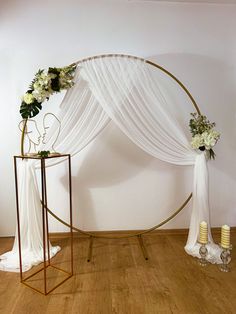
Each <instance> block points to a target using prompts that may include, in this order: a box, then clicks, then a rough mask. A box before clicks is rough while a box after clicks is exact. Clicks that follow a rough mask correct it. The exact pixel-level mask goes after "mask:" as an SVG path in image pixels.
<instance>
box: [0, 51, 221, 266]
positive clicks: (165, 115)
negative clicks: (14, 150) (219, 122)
mask: <svg viewBox="0 0 236 314" xmlns="http://www.w3.org/2000/svg"><path fill="white" fill-rule="evenodd" d="M59 120H60V121H61V133H60V135H59V138H58V140H57V143H56V145H55V147H56V150H57V151H59V152H61V153H70V154H72V155H75V154H77V153H78V152H80V151H81V150H82V149H83V148H84V147H86V146H87V145H88V144H89V143H90V142H91V141H92V140H93V139H94V138H95V137H96V136H97V135H98V134H99V133H100V132H101V131H102V130H103V129H104V128H105V126H106V125H107V124H108V123H109V121H110V120H113V121H114V122H115V123H116V125H117V126H118V127H119V128H120V129H121V130H122V131H123V132H124V133H125V134H126V135H127V136H128V137H129V138H130V139H131V140H132V141H133V142H134V143H135V144H136V145H137V146H139V147H140V148H141V149H143V150H144V151H145V152H147V153H148V154H150V155H152V156H154V157H156V158H158V159H160V160H162V161H165V162H168V163H172V164H176V165H183V166H185V165H189V166H193V167H194V171H193V187H192V191H193V202H192V204H193V208H192V215H191V221H190V229H189V236H188V240H187V244H186V246H185V250H186V252H187V253H188V254H191V255H193V256H198V257H199V253H198V250H199V245H198V244H197V238H198V228H199V223H200V221H202V220H205V221H206V222H207V223H208V225H209V227H210V221H209V202H208V170H207V161H206V157H205V154H204V153H198V152H196V151H194V150H192V148H191V146H190V144H189V139H187V137H186V135H185V133H184V131H183V129H182V127H181V126H180V125H179V123H178V121H177V119H176V118H175V116H174V115H173V114H172V112H171V111H170V110H169V109H168V97H166V95H165V93H164V92H163V89H161V87H160V82H159V81H158V79H157V78H155V77H154V76H153V75H152V73H151V71H150V65H148V64H147V63H146V62H145V61H144V60H140V59H135V58H128V57H123V56H122V57H121V56H114V57H105V58H96V59H91V60H88V61H84V62H81V63H80V64H79V66H78V68H77V70H76V75H75V85H74V86H73V88H71V89H70V90H69V91H68V92H67V93H66V95H65V97H64V99H63V101H62V104H61V106H60V112H59ZM55 128H56V126H55V125H53V126H52V127H51V130H50V135H51V139H49V141H48V143H47V144H45V145H42V147H41V149H45V150H46V149H48V148H50V147H51V145H52V142H53V134H54V132H55ZM21 163H22V165H21V167H22V168H24V167H29V165H28V162H27V161H25V160H23V161H22V162H21ZM54 163H55V162H54V161H50V165H51V166H53V165H54ZM35 166H36V167H37V165H35V164H34V165H33V164H32V165H31V171H30V172H29V173H28V174H27V176H24V178H21V180H23V182H22V184H21V193H22V194H23V195H25V197H27V198H29V201H28V202H26V203H27V204H25V203H24V202H23V199H24V198H23V197H22V203H21V204H20V207H21V208H24V211H26V207H27V206H29V204H30V206H31V207H30V208H27V211H28V212H29V215H28V216H27V217H26V218H25V220H26V222H27V223H28V224H32V223H33V224H38V226H40V224H41V221H40V219H38V220H37V221H35V219H34V220H32V217H31V216H34V217H35V213H37V212H40V210H41V209H40V201H39V194H37V193H34V190H37V187H35V188H34V190H32V193H28V194H27V195H26V194H24V189H26V188H27V184H29V180H31V183H32V178H31V177H32V175H34V171H35ZM30 178H31V179H30ZM33 183H34V184H35V185H36V182H35V180H33ZM32 195H33V196H32ZM32 197H33V198H34V199H38V201H37V202H36V201H34V202H32V201H31V202H30V198H32ZM23 203H24V204H23ZM32 203H33V204H32ZM21 205H22V206H21ZM24 206H26V207H24ZM27 223H26V225H27ZM39 229H40V228H39ZM25 232H26V233H27V232H29V231H28V230H26V231H25ZM209 239H210V244H209V246H208V249H209V254H208V260H209V261H211V262H212V263H218V262H220V257H219V254H220V250H219V248H218V246H216V245H215V244H214V243H213V240H212V237H211V233H210V228H209ZM15 241H17V235H16V240H15ZM37 241H38V242H39V245H38V247H40V245H41V244H42V237H40V236H38V237H37ZM30 249H31V251H32V249H33V250H34V248H30ZM53 249H54V248H53V247H51V250H53ZM14 250H15V251H16V250H17V249H16V246H14ZM36 250H38V248H36ZM15 251H14V252H15ZM11 252H12V251H11ZM11 252H8V253H6V254H5V256H3V257H4V258H5V260H3V261H1V262H0V269H5V270H7V260H8V258H9V254H10V255H11ZM7 254H8V256H6V255H7ZM0 258H2V257H0ZM30 258H31V256H30V257H29V261H28V265H29V264H30ZM3 262H4V263H5V264H4V266H2V265H3ZM31 264H32V265H34V264H35V261H34V260H32V263H31ZM16 271H17V270H16Z"/></svg>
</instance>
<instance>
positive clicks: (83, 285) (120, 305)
mask: <svg viewBox="0 0 236 314" xmlns="http://www.w3.org/2000/svg"><path fill="white" fill-rule="evenodd" d="M214 239H215V241H216V242H219V234H214ZM185 242H186V234H181V233H180V234H178V233H177V234H168V233H153V234H148V235H146V236H144V243H145V246H146V248H147V251H148V255H149V260H148V261H145V260H144V258H143V255H142V252H141V249H140V247H139V244H138V240H137V238H130V239H119V240H110V239H105V240H104V239H95V240H94V247H93V257H92V260H91V262H90V263H88V262H87V251H88V245H89V240H88V238H84V237H83V238H76V239H75V245H74V251H75V256H74V271H75V275H74V276H73V278H71V279H69V280H68V281H67V282H66V283H64V284H63V285H62V286H60V287H59V288H57V289H56V290H55V291H53V292H52V293H51V294H50V295H48V296H43V295H40V294H38V293H37V292H34V291H33V290H31V289H29V288H27V287H26V286H24V285H22V284H20V283H19V274H16V273H9V272H0V313H1V314H8V313H15V314H28V313H34V314H41V313H42V314H44V313H52V314H53V313H55V314H60V313H63V314H70V313H79V314H110V313H114V314H126V313H127V314H146V313H147V314H159V313H160V314H162V313H163V314H165V313H166V314H168V313H178V314H185V313H186V314H195V313H196V314H205V313H206V314H217V313H225V314H231V313H232V314H234V313H236V249H235V250H233V251H232V262H231V272H230V273H222V272H220V271H219V269H218V267H217V266H216V265H209V266H207V267H200V266H199V265H198V263H197V260H196V259H194V258H192V257H191V256H188V255H187V254H186V253H185V252H184V249H183V247H184V244H185ZM12 243H13V239H12V238H0V254H1V253H3V252H5V251H7V250H9V249H11V247H12ZM52 243H54V244H59V245H61V247H62V251H61V252H60V253H59V254H58V255H57V256H56V257H55V258H54V259H53V263H55V265H57V266H60V265H61V266H62V265H64V266H67V265H68V258H69V255H68V252H69V249H68V243H69V242H68V240H67V239H63V238H60V239H53V240H52ZM232 244H233V245H234V247H236V233H233V234H232ZM52 277H53V276H52ZM52 280H56V278H52ZM35 282H36V280H35ZM37 282H38V283H40V281H37Z"/></svg>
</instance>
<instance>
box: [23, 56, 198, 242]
mask: <svg viewBox="0 0 236 314" xmlns="http://www.w3.org/2000/svg"><path fill="white" fill-rule="evenodd" d="M109 57H124V58H130V59H136V60H141V61H144V62H145V63H147V64H149V65H151V66H154V67H155V68H158V69H159V70H161V71H162V72H164V73H165V74H167V75H168V76H169V77H171V78H172V79H173V80H174V81H175V82H176V83H177V84H178V85H179V86H180V87H181V88H182V89H183V90H184V92H185V93H186V94H187V96H188V97H189V98H190V100H191V103H192V105H193V107H194V109H195V110H196V112H197V113H198V114H201V111H200V109H199V107H198V105H197V103H196V101H195V100H194V98H193V96H192V95H191V93H190V92H189V90H188V89H187V87H186V86H185V85H184V84H183V83H182V82H181V81H180V80H179V79H178V78H177V77H176V76H174V75H173V74H172V73H171V72H169V71H168V70H166V69H165V68H163V67H162V66H160V65H158V64H157V63H154V62H152V61H150V60H147V59H144V58H140V57H136V56H132V55H127V54H102V55H96V56H93V57H88V58H85V59H82V60H79V61H77V62H74V63H72V64H71V65H79V64H81V63H83V62H85V61H90V60H94V59H101V58H109ZM27 121H28V119H25V120H24V125H23V129H22V136H21V155H22V157H24V138H25V131H26V126H27ZM191 198H192V193H191V194H190V195H189V196H188V197H187V199H186V200H185V201H184V202H183V204H182V205H181V206H180V207H179V208H178V209H177V210H175V211H174V213H173V214H171V215H170V216H169V217H168V218H166V219H165V220H163V221H162V222H160V223H159V224H157V225H155V226H153V227H151V228H149V229H146V230H143V231H141V232H137V233H134V234H131V235H129V236H127V235H126V236H121V235H120V236H117V237H114V236H113V237H112V236H104V235H99V234H97V233H93V232H87V231H84V230H81V229H79V228H76V227H74V226H72V228H73V229H74V230H75V231H77V232H80V233H82V234H84V235H87V236H90V237H94V238H106V239H114V238H118V239H121V238H129V237H136V236H141V235H143V234H145V233H148V232H151V231H153V230H155V229H157V228H159V227H161V226H163V225H164V224H166V223H167V222H169V221H170V220H171V219H173V218H174V217H175V216H176V215H177V214H178V213H179V212H180V211H182V209H183V208H184V207H185V206H186V205H187V204H188V202H189V201H190V199H191ZM47 211H48V212H49V214H50V215H51V216H53V217H54V218H55V219H56V220H58V221H59V222H61V223H62V224H64V225H65V226H67V227H70V225H69V224H68V223H66V222H65V221H64V220H62V219H60V218H59V217H58V216H57V215H55V214H54V213H53V212H52V211H51V210H50V209H49V208H47Z"/></svg>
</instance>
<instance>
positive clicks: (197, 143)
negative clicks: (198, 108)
mask: <svg viewBox="0 0 236 314" xmlns="http://www.w3.org/2000/svg"><path fill="white" fill-rule="evenodd" d="M191 116H192V119H190V121H189V127H190V132H191V134H192V141H191V146H192V148H193V149H200V150H201V151H205V150H206V151H207V152H208V154H209V158H210V159H211V158H212V159H215V152H214V151H213V147H214V146H215V145H216V143H217V141H218V140H219V138H220V133H219V132H217V131H216V130H215V129H214V127H215V125H216V124H215V122H210V121H209V120H208V119H207V117H206V116H204V115H201V114H198V113H196V112H195V113H191Z"/></svg>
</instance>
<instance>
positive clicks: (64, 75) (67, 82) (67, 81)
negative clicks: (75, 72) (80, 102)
mask: <svg viewBox="0 0 236 314" xmlns="http://www.w3.org/2000/svg"><path fill="white" fill-rule="evenodd" d="M59 83H60V86H61V89H68V88H71V87H72V86H73V85H74V82H73V76H72V75H71V73H68V70H66V69H65V68H64V69H61V71H60V75H59Z"/></svg>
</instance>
